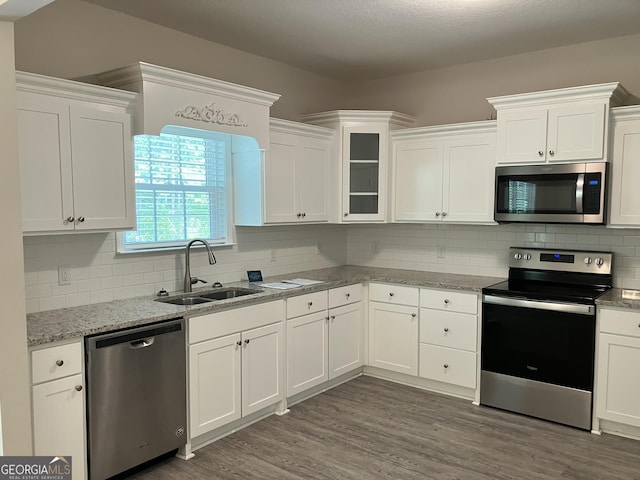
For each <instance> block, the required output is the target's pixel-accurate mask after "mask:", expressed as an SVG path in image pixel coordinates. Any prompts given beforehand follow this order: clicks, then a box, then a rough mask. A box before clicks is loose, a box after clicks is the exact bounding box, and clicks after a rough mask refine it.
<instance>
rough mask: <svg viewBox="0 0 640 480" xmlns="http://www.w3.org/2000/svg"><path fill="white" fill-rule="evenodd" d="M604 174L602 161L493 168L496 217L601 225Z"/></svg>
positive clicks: (603, 215) (523, 220)
mask: <svg viewBox="0 0 640 480" xmlns="http://www.w3.org/2000/svg"><path fill="white" fill-rule="evenodd" d="M606 174H607V164H606V163H604V162H601V163H571V164H558V165H549V164H545V165H518V166H510V167H496V202H495V220H496V221H497V222H526V223H588V224H603V223H604V222H605V198H606V195H605V193H606V192H605V189H606V183H607V182H606Z"/></svg>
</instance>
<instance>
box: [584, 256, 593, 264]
mask: <svg viewBox="0 0 640 480" xmlns="http://www.w3.org/2000/svg"><path fill="white" fill-rule="evenodd" d="M591 262H592V260H591V257H584V264H585V265H591Z"/></svg>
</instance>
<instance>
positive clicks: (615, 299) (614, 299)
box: [596, 288, 640, 310]
mask: <svg viewBox="0 0 640 480" xmlns="http://www.w3.org/2000/svg"><path fill="white" fill-rule="evenodd" d="M596 304H597V305H599V306H601V307H617V308H629V309H633V310H640V291H638V290H625V289H622V288H612V289H611V290H609V291H608V292H607V293H605V294H604V295H602V296H600V297H598V299H597V300H596Z"/></svg>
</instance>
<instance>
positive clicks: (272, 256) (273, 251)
mask: <svg viewBox="0 0 640 480" xmlns="http://www.w3.org/2000/svg"><path fill="white" fill-rule="evenodd" d="M270 258H271V261H272V262H275V261H276V258H277V254H276V249H275V248H272V249H271V253H270Z"/></svg>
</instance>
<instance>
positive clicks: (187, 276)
mask: <svg viewBox="0 0 640 480" xmlns="http://www.w3.org/2000/svg"><path fill="white" fill-rule="evenodd" d="M194 243H202V244H203V245H204V247H205V248H206V249H207V255H208V256H209V264H210V265H214V264H215V263H216V257H215V255H214V254H213V251H212V250H211V245H209V243H208V242H207V241H206V240H202V239H200V238H195V239H193V240H191V241H190V242H189V243H187V248H186V249H185V257H184V291H185V293H189V292H191V291H192V290H191V285H192V283H193V282H192V279H191V267H190V263H191V262H190V261H189V256H190V248H191V245H193V244H194ZM196 282H197V280H196Z"/></svg>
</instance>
